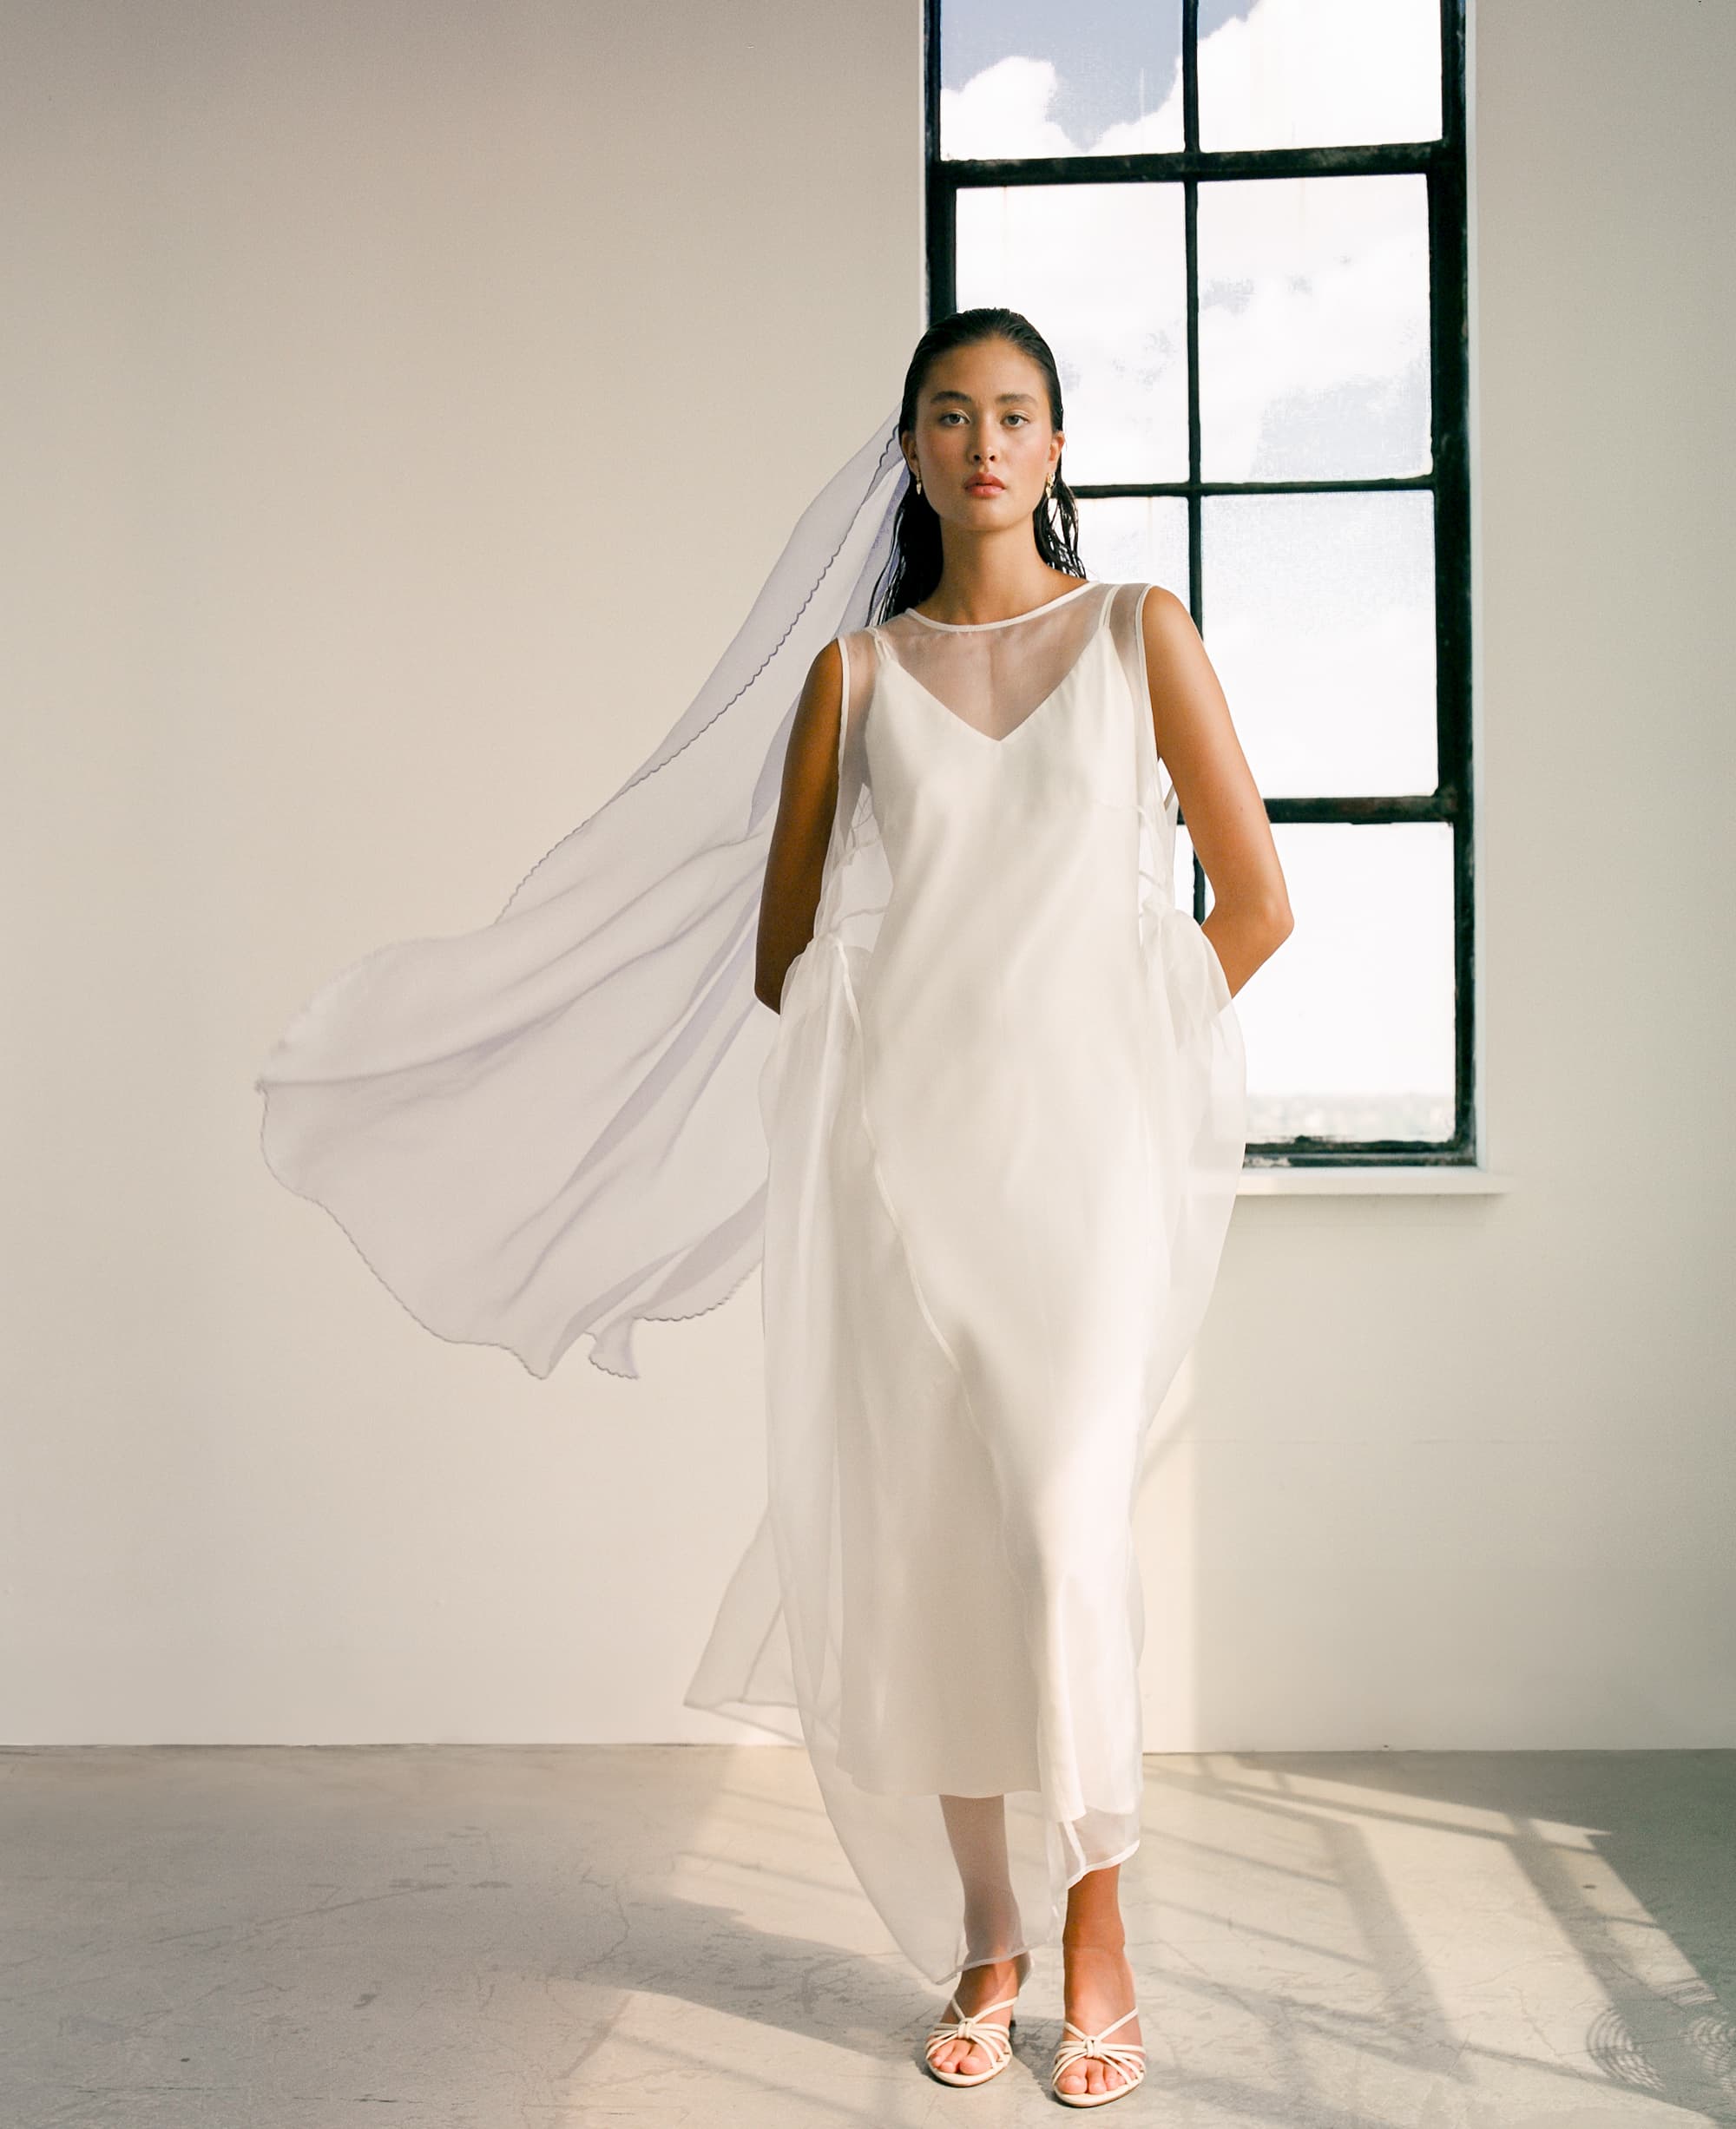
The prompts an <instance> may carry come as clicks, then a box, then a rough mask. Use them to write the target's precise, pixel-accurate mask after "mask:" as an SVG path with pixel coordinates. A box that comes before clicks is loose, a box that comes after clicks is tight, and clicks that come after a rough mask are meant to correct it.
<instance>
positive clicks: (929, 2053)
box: [923, 1952, 1030, 2085]
mask: <svg viewBox="0 0 1736 2129" xmlns="http://www.w3.org/2000/svg"><path fill="white" fill-rule="evenodd" d="M1014 1963H1015V1964H1016V1966H1017V1968H1018V1969H1019V1981H1020V1984H1021V1986H1023V1982H1024V1980H1025V1977H1026V1975H1028V1974H1029V1972H1030V1954H1029V1952H1021V1953H1020V1954H1019V1955H1018V1957H1017V1959H1016V1961H1014ZM1018 2000H1019V1999H1018V1994H1017V1992H1016V1991H1015V1992H1014V1994H1012V1995H1010V1996H1003V1997H1002V1998H1001V2000H1000V2001H999V2002H998V2003H985V2004H983V2005H982V2006H981V2007H980V2008H978V2009H976V2010H975V2011H972V2012H970V2014H968V2015H962V2016H960V2017H957V2018H943V2019H941V2020H939V2021H938V2022H937V2023H936V2024H935V2025H933V2026H931V2027H930V2028H929V2034H928V2038H927V2040H925V2041H924V2043H923V2060H924V2063H925V2064H926V2065H927V2066H928V2073H929V2075H930V2077H934V2078H938V2079H939V2080H940V2082H941V2083H942V2084H943V2085H986V2084H987V2083H988V2081H989V2080H990V2078H991V2077H998V2076H999V2075H1000V2074H1001V2073H1002V2071H1003V2070H1004V2069H1005V2068H1006V2067H1007V2065H1008V2064H1009V2062H1010V2061H1011V2060H1012V2059H1013V2027H1015V2026H1016V2025H1017V2023H1018V2020H1017V2019H1016V2018H1009V2019H1008V2021H1007V2022H1006V2024H1005V2025H1004V2026H999V2025H996V2023H995V2021H993V2020H992V2019H990V2016H989V2014H990V2011H1004V2010H1005V2009H1006V2007H1007V2006H1008V2005H1009V2003H1016V2002H1017V2001H1018ZM946 2007H947V2009H948V2010H950V2011H956V2010H957V2008H958V2000H957V1996H956V1995H953V1996H949V1997H948V1998H947V2000H946ZM949 2040H970V2041H972V2042H974V2043H975V2045H976V2047H980V2048H982V2049H983V2051H984V2052H985V2053H986V2054H987V2055H988V2058H989V2067H988V2068H987V2069H986V2070H973V2071H963V2070H942V2069H938V2068H937V2067H936V2065H935V2060H934V2058H935V2051H936V2050H937V2048H940V2047H944V2046H945V2044H946V2043H947V2041H949Z"/></svg>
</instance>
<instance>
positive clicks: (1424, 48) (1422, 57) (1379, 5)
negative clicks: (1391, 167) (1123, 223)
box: [947, 0, 1441, 148]
mask: <svg viewBox="0 0 1736 2129" xmlns="http://www.w3.org/2000/svg"><path fill="white" fill-rule="evenodd" d="M955 4H956V0H948V9H947V11H948V13H949V14H950V12H951V10H952V8H953V6H954V5H955ZM1226 13H1228V15H1229V19H1228V20H1227V21H1225V20H1222V19H1221V18H1222V17H1223V16H1224V15H1225V14H1226ZM1214 16H1215V17H1218V18H1219V19H1218V20H1217V21H1216V22H1215V23H1214V25H1213V29H1212V32H1211V35H1210V36H1207V34H1206V29H1207V22H1208V21H1209V20H1211V19H1212V18H1213V17H1214ZM1440 137H1441V0H1256V3H1255V4H1254V5H1253V6H1249V5H1247V4H1246V0H1243V3H1242V4H1236V0H1230V5H1229V7H1227V8H1226V6H1225V5H1224V4H1222V0H1219V3H1218V4H1215V5H1214V4H1213V3H1212V0H1207V4H1206V5H1204V6H1202V7H1201V8H1200V146H1201V147H1202V148H1350V147H1355V146H1361V145H1363V144H1364V143H1367V142H1369V141H1437V140H1439V138H1440Z"/></svg>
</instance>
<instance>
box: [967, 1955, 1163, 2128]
mask: <svg viewBox="0 0 1736 2129" xmlns="http://www.w3.org/2000/svg"><path fill="white" fill-rule="evenodd" d="M1062 1957H1063V1958H1064V1960H1065V1961H1066V1968H1067V1971H1066V1977H1065V1979H1064V1981H1062V2009H1063V2010H1064V2012H1065V2013H1066V2015H1067V2016H1068V2017H1069V2018H1070V2019H1071V2020H1072V2021H1073V2023H1074V2025H1075V2027H1078V2029H1079V2032H1080V2033H1101V2031H1102V2030H1103V2028H1104V2027H1105V2026H1107V2025H1109V2024H1110V2023H1112V2022H1113V2021H1115V2019H1117V2018H1120V2017H1121V2014H1122V2013H1123V2012H1124V2011H1128V2010H1131V2009H1132V2008H1133V2003H1134V1970H1133V1968H1131V1967H1130V1966H1129V1965H1128V1957H1127V1953H1126V1952H1125V1951H1124V1950H1123V1948H1122V1947H1121V1945H1120V1944H1075V1943H1073V1942H1070V1941H1069V1939H1067V1938H1066V1937H1065V1936H1063V1937H1062ZM990 2001H991V2002H992V2001H994V1999H993V1998H992V1997H991V1998H990ZM1074 2037H1075V2035H1073V2034H1068V2033H1065V2032H1063V2038H1065V2039H1068V2040H1071V2039H1073V2038H1074ZM1143 2037H1144V2036H1143V2035H1142V2034H1141V2032H1140V2021H1138V2019H1136V2018H1129V2019H1128V2021H1127V2022H1126V2023H1125V2024H1124V2025H1120V2026H1117V2027H1115V2031H1114V2032H1113V2033H1112V2034H1110V2035H1109V2038H1108V2043H1107V2045H1108V2046H1111V2047H1122V2046H1128V2047H1137V2046H1138V2044H1139V2042H1140V2041H1141V2039H1142V2038H1143ZM1128 2081H1129V2079H1128V2073H1127V2072H1126V2071H1125V2070H1124V2069H1123V2068H1122V2067H1121V2064H1120V2063H1118V2062H1106V2061H1105V2060H1103V2058H1102V2057H1101V2055H1087V2056H1085V2057H1084V2058H1082V2060H1080V2061H1078V2062H1075V2063H1070V2064H1069V2066H1068V2067H1067V2068H1066V2069H1064V2070H1063V2071H1062V2073H1061V2075H1060V2076H1059V2077H1058V2078H1056V2079H1055V2086H1056V2087H1057V2089H1058V2090H1060V2091H1062V2092H1119V2091H1120V2090H1121V2086H1124V2085H1125V2084H1127V2083H1128Z"/></svg>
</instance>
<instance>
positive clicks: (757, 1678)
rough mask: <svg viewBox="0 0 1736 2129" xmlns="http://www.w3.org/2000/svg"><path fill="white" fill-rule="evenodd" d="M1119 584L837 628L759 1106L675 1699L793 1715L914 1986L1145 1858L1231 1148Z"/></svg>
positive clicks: (1045, 1938)
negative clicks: (758, 1143)
mask: <svg viewBox="0 0 1736 2129" xmlns="http://www.w3.org/2000/svg"><path fill="white" fill-rule="evenodd" d="M1144 591H1145V587H1144V586H1142V585H1140V584H1111V583H1098V582H1090V583H1086V584H1083V585H1080V586H1078V587H1076V588H1074V589H1072V590H1070V591H1068V592H1065V593H1063V594H1062V595H1061V596H1060V597H1058V598H1056V599H1054V600H1051V601H1049V602H1048V603H1047V604H1045V605H1043V606H1041V607H1039V608H1036V609H1035V610H1034V611H1033V612H1031V613H1029V614H1021V615H1018V616H1016V617H1014V618H1013V619H1010V620H1007V621H987V622H980V623H949V622H941V621H930V620H928V619H926V618H925V617H924V616H923V615H921V614H917V613H916V612H914V611H913V610H912V611H906V612H904V613H903V614H898V615H897V616H895V617H894V619H893V620H891V621H889V622H886V623H884V624H882V625H881V626H879V627H876V628H863V629H857V630H851V631H847V632H845V634H841V635H840V636H838V639H837V641H838V643H839V645H840V647H841V649H842V652H843V654H844V660H845V674H846V684H845V714H844V716H843V718H842V719H841V720H840V731H839V748H838V757H839V759H838V808H837V813H836V817H835V818H834V821H833V825H832V836H831V842H830V846H829V849H828V851H827V855H826V859H825V875H824V881H823V885H822V889H821V894H820V901H819V910H818V912H817V917H816V922H815V929H814V934H813V937H812V940H811V942H810V943H809V944H808V945H807V946H806V948H805V949H804V950H803V951H802V952H801V954H800V955H799V956H798V957H797V959H796V961H795V962H794V963H793V964H792V967H791V969H790V970H789V973H788V975H787V976H786V980H785V984H784V990H783V996H782V1002H781V1013H780V1015H779V1025H778V1028H777V1031H776V1035H775V1038H774V1041H773V1047H772V1048H771V1051H770V1053H769V1055H768V1056H767V1058H766V1062H765V1066H764V1070H763V1074H762V1077H761V1080H760V1087H759V1096H760V1108H761V1116H762V1119H763V1121H764V1124H765V1128H766V1140H767V1144H768V1147H769V1153H770V1164H769V1172H768V1179H767V1189H766V1225H765V1254H764V1268H763V1310H764V1319H765V1331H766V1419H767V1457H768V1467H767V1477H768V1496H769V1497H768V1504H767V1508H766V1517H765V1520H764V1521H763V1522H762V1524H761V1526H760V1528H759V1533H758V1534H757V1535H756V1537H755V1540H754V1541H753V1545H752V1546H750V1547H749V1550H748V1553H747V1555H746V1558H744V1560H743V1561H742V1562H741V1565H740V1568H739V1569H738V1571H737V1573H736V1575H735V1577H734V1579H733V1581H732V1583H731V1585H730V1587H729V1589H728V1591H727V1593H726V1596H725V1599H724V1601H723V1604H722V1607H721V1609H720V1613H719V1615H718V1618H717V1620H716V1623H715V1625H714V1626H713V1631H712V1634H711V1638H710V1640H709V1642H708V1644H707V1648H706V1651H705V1654H704V1656H703V1658H702V1659H701V1661H700V1666H699V1669H698V1671H697V1672H696V1673H695V1675H694V1679H693V1681H692V1684H691V1685H690V1686H689V1689H688V1692H687V1696H686V1698H687V1704H688V1705H692V1706H695V1707H705V1708H712V1709H716V1710H719V1711H721V1712H731V1713H751V1712H755V1711H758V1713H755V1719H764V1711H766V1710H767V1709H768V1708H770V1707H773V1706H779V1705H781V1706H784V1707H788V1708H791V1709H793V1710H794V1711H795V1714H796V1717H797V1718H798V1719H799V1730H800V1734H801V1736H802V1738H803V1739H804V1740H805V1742H806V1746H807V1749H808V1751H809V1754H810V1757H811V1759H812V1764H813V1768H814V1771H815V1774H816V1777H817V1778H818V1781H819V1787H820V1791H821V1793H822V1795H823V1797H824V1799H825V1806H826V1809H827V1811H828V1813H829V1814H830V1816H831V1818H832V1823H833V1825H834V1826H835V1828H836V1830H837V1832H838V1837H839V1840H840V1842H841V1843H842V1845H843V1847H844V1849H845V1853H846V1855H847V1856H848V1857H849V1860H850V1862H851V1863H852V1868H853V1869H854V1870H855V1872H856V1874H857V1876H858V1878H859V1879H860V1882H861V1883H862V1885H863V1888H864V1889H865V1892H866V1893H867V1895H868V1896H869V1898H870V1899H871V1901H872V1902H873V1903H874V1905H875V1907H876V1908H877V1909H878V1911H879V1913H880V1915H882V1916H883V1918H884V1921H885V1923H886V1925H887V1927H888V1929H890V1930H891V1934H892V1935H893V1937H894V1938H895V1940H896V1941H897V1942H898V1944H899V1946H900V1947H901V1948H902V1949H903V1950H904V1953H905V1954H906V1955H908V1956H909V1958H910V1959H911V1961H913V1963H914V1964H915V1965H916V1966H917V1968H919V1969H920V1970H921V1971H922V1972H923V1973H924V1975H927V1976H928V1977H929V1978H930V1980H932V1981H947V1980H950V1978H951V1977H952V1976H953V1975H956V1974H957V1972H958V1971H959V1969H960V1968H962V1967H963V1966H964V1965H967V1964H969V1963H971V1962H972V1961H977V1960H982V1959H985V1958H990V1957H996V1956H1003V1957H1004V1956H1010V1955H1013V1954H1015V1953H1016V1952H1018V1951H1020V1950H1022V1949H1025V1948H1029V1947H1032V1946H1035V1945H1038V1944H1042V1943H1049V1942H1055V1941H1056V1940H1057V1939H1058V1937H1059V1935H1060V1930H1061V1925H1062V1918H1063V1915H1064V1911H1065V1904H1066V1893H1067V1889H1068V1887H1069V1884H1071V1883H1073V1881H1074V1880H1075V1879H1076V1878H1078V1877H1080V1876H1082V1875H1083V1874H1084V1873H1085V1872H1086V1871H1088V1870H1091V1869H1097V1868H1099V1867H1101V1866H1102V1865H1104V1864H1108V1863H1115V1862H1118V1861H1121V1860H1122V1859H1124V1858H1125V1857H1127V1856H1128V1855H1130V1854H1131V1853H1132V1852H1133V1850H1134V1848H1135V1847H1136V1846H1137V1845H1138V1842H1139V1832H1140V1804H1141V1745H1142V1738H1141V1707H1140V1692H1139V1678H1138V1666H1139V1659H1140V1653H1141V1644H1142V1639H1143V1619H1144V1613H1143V1608H1142V1601H1141V1582H1140V1574H1139V1567H1138V1562H1137V1560H1136V1558H1135V1555H1134V1546H1133V1542H1132V1511H1133V1506H1134V1498H1135V1495H1136V1493H1137V1490H1138V1487H1139V1483H1140V1480H1141V1475H1142V1473H1143V1470H1144V1469H1145V1456H1146V1452H1147V1449H1148V1448H1149V1447H1150V1446H1152V1423H1153V1421H1154V1418H1155V1416H1156V1412H1157V1409H1158V1406H1159V1404H1160V1403H1161V1401H1162V1399H1163V1396H1164V1395H1165V1393H1166V1391H1167V1390H1168V1388H1169V1386H1170V1383H1171V1382H1172V1380H1173V1379H1174V1375H1175V1373H1176V1370H1177V1369H1178V1367H1179V1365H1180V1361H1181V1359H1182V1357H1184V1355H1185V1353H1186V1351H1187V1347H1188V1346H1189V1344H1191V1343H1192V1341H1193V1337H1194V1334H1195V1332H1196V1331H1197V1330H1198V1328H1199V1325H1200V1319H1201V1317H1202V1316H1203V1314H1204V1311H1205V1309H1206V1305H1207V1301H1208V1299H1209V1298H1210V1294H1211V1291H1212V1287H1213V1281H1214V1279H1215V1277H1216V1273H1217V1269H1218V1265H1219V1261H1220V1255H1221V1252H1222V1246H1223V1241H1224V1237H1225V1232H1226V1227H1227V1225H1228V1221H1229V1218H1230V1214H1231V1212H1232V1210H1233V1205H1234V1199H1235V1189H1236V1182H1237V1178H1238V1175H1239V1173H1240V1169H1241V1165H1242V1158H1243V1153H1244V1150H1245V1140H1246V1109H1245V1073H1244V1061H1243V1050H1242V1041H1241V1035H1240V1027H1239V1023H1238V1022H1237V1018H1236V1015H1235V1010H1234V1008H1233V1004H1232V1002H1231V997H1230V991H1229V986H1228V984H1227V982H1226V979H1225V976H1224V972H1223V969H1222V967H1221V964H1220V963H1219V961H1218V958H1217V956H1216V954H1215V953H1214V951H1213V948H1212V945H1211V943H1210V942H1209V940H1207V937H1206V936H1205V934H1204V932H1203V931H1202V930H1200V926H1199V924H1198V923H1196V922H1195V921H1194V919H1193V915H1192V914H1191V911H1189V910H1184V909H1181V908H1180V907H1178V906H1177V904H1176V902H1175V898H1174V813H1175V798H1174V789H1173V786H1169V785H1168V781H1167V773H1166V772H1165V770H1164V768H1163V765H1162V764H1161V760H1160V758H1159V755H1158V752H1157V746H1156V741H1155V739H1154V733H1153V726H1152V716H1151V711H1150V708H1149V704H1148V697H1147V687H1146V675H1145V662H1144V653H1143V644H1142V638H1141V627H1140V609H1141V602H1142V598H1143V595H1144ZM943 1797H945V1798H948V1799H956V1800H957V1801H950V1802H948V1803H947V1804H945V1805H944V1806H943V1804H942V1801H941V1799H942V1798H943Z"/></svg>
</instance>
